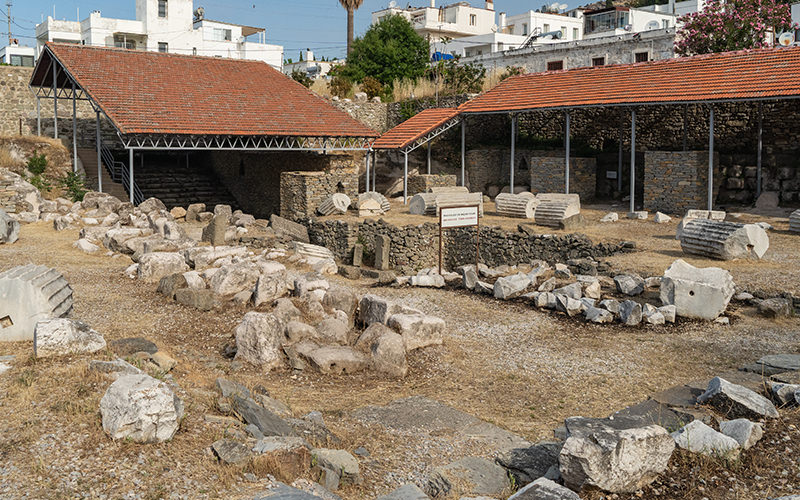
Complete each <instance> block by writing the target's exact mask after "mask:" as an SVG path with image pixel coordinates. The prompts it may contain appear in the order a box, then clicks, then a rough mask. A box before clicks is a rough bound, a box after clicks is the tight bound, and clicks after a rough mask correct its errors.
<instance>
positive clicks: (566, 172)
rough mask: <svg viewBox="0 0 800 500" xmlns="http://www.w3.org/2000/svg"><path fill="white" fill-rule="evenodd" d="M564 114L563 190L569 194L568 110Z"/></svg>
mask: <svg viewBox="0 0 800 500" xmlns="http://www.w3.org/2000/svg"><path fill="white" fill-rule="evenodd" d="M566 115H567V123H566V127H565V134H564V135H565V138H564V140H565V142H566V145H565V148H564V149H566V157H567V158H566V163H565V165H564V192H565V193H567V194H569V132H570V131H569V125H570V123H569V111H567V113H566Z"/></svg>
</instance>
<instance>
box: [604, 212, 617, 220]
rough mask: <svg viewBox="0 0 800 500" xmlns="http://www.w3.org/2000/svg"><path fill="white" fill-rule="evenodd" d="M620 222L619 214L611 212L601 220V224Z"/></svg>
mask: <svg viewBox="0 0 800 500" xmlns="http://www.w3.org/2000/svg"><path fill="white" fill-rule="evenodd" d="M618 220H619V214H618V213H617V212H609V213H607V214H606V215H604V216H603V218H602V219H600V222H617V221H618Z"/></svg>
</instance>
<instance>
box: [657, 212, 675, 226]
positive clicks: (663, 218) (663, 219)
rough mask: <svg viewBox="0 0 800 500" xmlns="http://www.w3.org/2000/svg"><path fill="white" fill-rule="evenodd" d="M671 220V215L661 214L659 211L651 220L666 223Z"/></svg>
mask: <svg viewBox="0 0 800 500" xmlns="http://www.w3.org/2000/svg"><path fill="white" fill-rule="evenodd" d="M671 220H672V217H670V216H669V215H667V214H663V213H661V212H656V216H655V217H654V218H653V222H655V223H656V224H666V223H667V222H669V221H671Z"/></svg>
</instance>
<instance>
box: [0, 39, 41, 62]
mask: <svg viewBox="0 0 800 500" xmlns="http://www.w3.org/2000/svg"><path fill="white" fill-rule="evenodd" d="M14 41H15V42H16V40H14ZM35 62H36V49H35V48H33V47H24V46H22V45H19V43H12V44H11V45H8V46H6V47H3V48H2V49H0V63H2V64H10V65H11V66H26V67H29V68H32V67H33V66H34V64H35Z"/></svg>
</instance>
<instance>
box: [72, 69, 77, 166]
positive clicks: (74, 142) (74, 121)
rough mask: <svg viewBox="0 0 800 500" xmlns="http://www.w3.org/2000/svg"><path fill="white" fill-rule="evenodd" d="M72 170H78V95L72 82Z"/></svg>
mask: <svg viewBox="0 0 800 500" xmlns="http://www.w3.org/2000/svg"><path fill="white" fill-rule="evenodd" d="M72 171H73V172H76V173H77V172H78V97H77V94H76V93H75V82H72Z"/></svg>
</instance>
